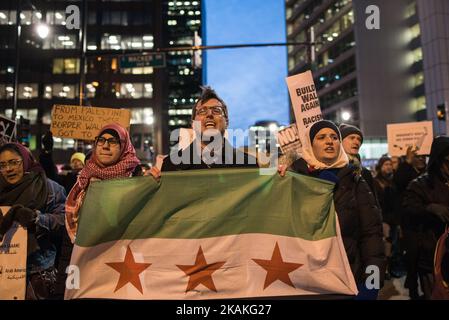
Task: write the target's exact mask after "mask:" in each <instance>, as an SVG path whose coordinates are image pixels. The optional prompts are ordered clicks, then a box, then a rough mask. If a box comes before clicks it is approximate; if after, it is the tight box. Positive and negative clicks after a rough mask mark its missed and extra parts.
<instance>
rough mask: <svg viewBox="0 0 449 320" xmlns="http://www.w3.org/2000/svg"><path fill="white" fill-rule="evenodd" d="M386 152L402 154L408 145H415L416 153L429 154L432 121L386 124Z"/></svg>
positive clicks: (392, 154) (431, 138) (393, 154)
mask: <svg viewBox="0 0 449 320" xmlns="http://www.w3.org/2000/svg"><path fill="white" fill-rule="evenodd" d="M387 139H388V153H389V154H390V156H398V157H400V156H404V155H405V154H406V152H407V148H408V147H409V146H412V147H417V148H418V151H417V154H419V155H425V154H430V147H431V145H432V141H433V126H432V121H422V122H407V123H394V124H387Z"/></svg>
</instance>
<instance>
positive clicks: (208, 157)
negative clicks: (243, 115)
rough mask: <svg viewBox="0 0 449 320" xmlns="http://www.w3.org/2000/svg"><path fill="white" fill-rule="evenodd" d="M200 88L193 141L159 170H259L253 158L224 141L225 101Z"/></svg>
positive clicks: (211, 90) (166, 159)
mask: <svg viewBox="0 0 449 320" xmlns="http://www.w3.org/2000/svg"><path fill="white" fill-rule="evenodd" d="M202 89H203V90H202V94H201V96H200V98H199V99H198V101H197V102H196V103H195V105H194V106H193V109H192V128H193V129H194V130H196V131H197V132H196V139H195V140H194V141H193V142H192V143H191V144H190V145H189V146H188V147H187V148H186V149H184V150H179V151H178V152H175V153H172V154H170V155H169V156H168V157H166V158H165V159H164V161H163V164H162V171H176V170H191V169H208V168H238V167H246V168H258V166H257V160H256V158H254V157H253V156H251V155H248V154H247V153H244V152H242V151H239V150H237V149H235V148H234V147H233V146H232V145H231V144H230V142H229V141H228V140H227V139H226V138H225V130H226V128H227V127H228V124H229V117H228V108H227V106H226V104H225V102H224V101H223V100H222V99H221V98H220V97H219V96H218V95H217V93H216V92H215V91H214V90H213V89H211V88H210V87H203V88H202ZM195 123H196V124H197V126H195V125H194V124H195ZM197 127H199V128H197ZM182 155H187V157H183V156H182ZM181 159H182V161H180V160H181Z"/></svg>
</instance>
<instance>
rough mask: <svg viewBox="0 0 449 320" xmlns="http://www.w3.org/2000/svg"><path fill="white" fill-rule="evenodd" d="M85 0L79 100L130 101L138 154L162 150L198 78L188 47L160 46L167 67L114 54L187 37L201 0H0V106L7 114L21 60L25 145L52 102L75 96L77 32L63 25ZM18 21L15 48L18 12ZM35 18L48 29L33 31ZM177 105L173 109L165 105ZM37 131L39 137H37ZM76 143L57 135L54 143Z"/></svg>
mask: <svg viewBox="0 0 449 320" xmlns="http://www.w3.org/2000/svg"><path fill="white" fill-rule="evenodd" d="M84 4H86V5H87V16H86V19H87V31H86V60H85V72H86V73H85V81H84V83H85V90H84V92H85V95H84V99H83V101H82V103H83V105H90V106H98V107H112V108H129V109H130V110H131V132H130V133H131V137H132V140H133V144H134V146H135V147H136V149H137V150H138V152H139V154H140V155H141V157H142V158H148V156H149V155H150V150H151V151H154V152H156V153H166V152H168V147H169V141H168V137H169V129H173V128H175V127H176V126H182V125H184V124H185V123H184V122H185V118H187V117H189V118H190V115H187V114H184V113H185V112H186V110H187V109H191V106H192V104H193V101H192V99H194V98H195V94H196V93H197V92H198V91H199V85H200V84H201V72H200V68H201V67H200V66H195V67H194V66H193V63H194V59H193V58H194V53H193V51H189V50H184V51H173V52H166V67H163V68H157V67H154V68H153V67H151V66H145V67H138V68H125V67H123V65H121V63H120V58H121V57H122V56H124V55H126V54H144V53H145V52H148V51H151V50H156V49H159V48H164V49H167V48H174V49H176V47H182V46H190V45H192V44H193V39H194V35H195V32H197V34H198V36H201V1H182V2H181V1H163V0H71V1H62V0H50V1H48V0H47V1H44V0H21V1H18V0H2V1H1V2H0V39H1V40H0V111H1V113H3V114H5V115H6V116H7V117H11V115H12V113H13V112H12V109H13V104H14V99H13V98H14V80H15V79H14V77H15V68H16V65H17V62H18V61H19V62H20V63H19V69H18V70H19V73H18V76H19V77H18V86H17V92H18V102H17V117H19V116H20V115H22V116H23V117H24V118H27V119H30V120H31V134H32V139H31V147H32V148H36V147H38V146H39V137H40V136H41V134H43V133H44V131H45V130H47V129H48V128H49V125H50V120H51V117H50V113H51V108H52V106H53V105H54V104H72V105H78V104H79V103H80V98H79V97H80V83H82V81H81V80H80V78H81V76H80V70H81V68H82V66H81V64H82V58H81V57H82V43H81V41H80V40H81V32H80V30H76V29H69V28H68V27H67V20H66V19H67V18H68V17H69V15H70V13H66V9H67V7H68V6H69V5H76V6H77V7H78V8H79V9H80V13H81V26H80V27H81V30H82V26H83V21H82V18H83V16H84V15H83V12H84V11H83V5H84ZM18 11H19V16H20V21H21V36H20V40H21V41H20V46H19V50H16V44H15V43H16V34H17V29H18V28H17V24H16V21H17V18H16V15H17V12H18ZM39 23H46V24H47V25H48V26H49V28H50V32H49V34H48V36H47V37H46V38H45V39H41V38H40V37H39V36H38V34H37V33H36V27H37V25H38V24H39ZM175 99H176V100H175ZM172 109H173V110H175V111H171V110H172ZM36 137H37V139H36ZM73 146H74V141H73V140H71V139H56V142H55V148H59V149H68V148H72V147H73Z"/></svg>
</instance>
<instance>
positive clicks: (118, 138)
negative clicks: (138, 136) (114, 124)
mask: <svg viewBox="0 0 449 320" xmlns="http://www.w3.org/2000/svg"><path fill="white" fill-rule="evenodd" d="M105 133H109V134H110V135H111V136H113V137H114V138H116V139H117V140H119V141H120V136H119V134H118V132H117V131H115V130H114V129H106V130H103V131H101V133H100V134H99V135H98V136H99V137H101V136H102V135H104V134H105Z"/></svg>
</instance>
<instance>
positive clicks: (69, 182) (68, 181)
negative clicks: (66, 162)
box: [59, 152, 86, 193]
mask: <svg viewBox="0 0 449 320" xmlns="http://www.w3.org/2000/svg"><path fill="white" fill-rule="evenodd" d="M85 160H86V155H85V154H84V153H82V152H75V153H74V154H73V155H72V157H71V158H70V170H67V171H65V172H64V174H63V173H61V174H60V175H59V180H60V181H61V184H62V185H63V186H64V188H65V190H66V192H67V193H69V192H70V190H72V188H73V186H74V185H75V183H76V180H77V178H78V174H79V173H80V172H81V170H82V169H83V168H84V162H85Z"/></svg>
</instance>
